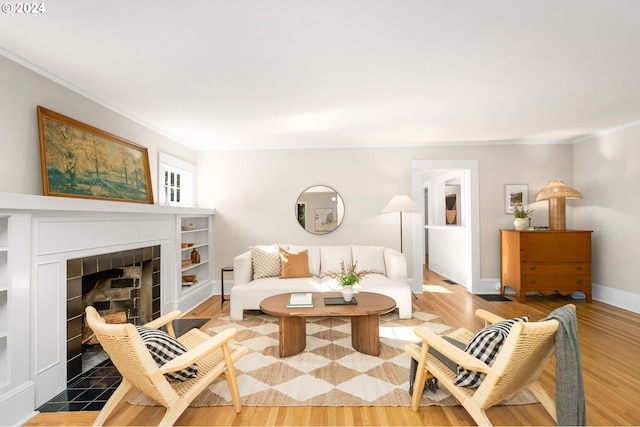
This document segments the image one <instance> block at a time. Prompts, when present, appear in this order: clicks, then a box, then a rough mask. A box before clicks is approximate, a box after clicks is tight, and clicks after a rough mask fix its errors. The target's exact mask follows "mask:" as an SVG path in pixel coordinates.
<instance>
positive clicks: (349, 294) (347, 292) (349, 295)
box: [342, 286, 353, 302]
mask: <svg viewBox="0 0 640 427" xmlns="http://www.w3.org/2000/svg"><path fill="white" fill-rule="evenodd" d="M342 298H344V300H345V301H346V302H350V301H351V300H352V299H353V286H343V287H342Z"/></svg>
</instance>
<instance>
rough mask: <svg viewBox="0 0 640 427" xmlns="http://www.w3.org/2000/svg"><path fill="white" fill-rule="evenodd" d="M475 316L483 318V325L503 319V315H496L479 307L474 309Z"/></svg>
mask: <svg viewBox="0 0 640 427" xmlns="http://www.w3.org/2000/svg"><path fill="white" fill-rule="evenodd" d="M476 316H478V317H479V318H481V319H482V320H484V325H485V326H487V325H490V324H492V323H498V322H502V321H503V320H505V319H504V318H503V317H500V316H498V315H497V314H493V313H491V312H489V311H487V310H483V309H481V308H479V309H477V310H476Z"/></svg>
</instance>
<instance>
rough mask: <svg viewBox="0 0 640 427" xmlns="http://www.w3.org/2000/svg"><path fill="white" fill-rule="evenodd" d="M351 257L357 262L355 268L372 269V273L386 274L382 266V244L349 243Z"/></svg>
mask: <svg viewBox="0 0 640 427" xmlns="http://www.w3.org/2000/svg"><path fill="white" fill-rule="evenodd" d="M351 258H352V259H353V262H354V263H357V266H356V267H357V270H358V271H361V270H373V272H374V273H380V274H387V271H386V269H385V267H384V246H357V245H351Z"/></svg>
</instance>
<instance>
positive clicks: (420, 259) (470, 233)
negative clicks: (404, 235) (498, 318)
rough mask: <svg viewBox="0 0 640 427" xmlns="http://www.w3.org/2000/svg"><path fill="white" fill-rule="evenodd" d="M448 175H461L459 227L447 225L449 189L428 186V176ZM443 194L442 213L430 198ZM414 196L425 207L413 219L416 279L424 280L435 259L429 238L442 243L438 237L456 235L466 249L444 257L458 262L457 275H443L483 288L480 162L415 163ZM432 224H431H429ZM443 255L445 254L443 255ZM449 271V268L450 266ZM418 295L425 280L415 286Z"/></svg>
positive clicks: (470, 287)
mask: <svg viewBox="0 0 640 427" xmlns="http://www.w3.org/2000/svg"><path fill="white" fill-rule="evenodd" d="M444 171H446V172H447V173H448V174H453V175H458V176H460V182H459V184H460V193H459V194H458V195H457V217H458V218H457V224H456V225H455V227H452V226H451V225H449V226H447V225H446V202H445V199H446V194H445V193H446V190H445V188H444V186H443V187H442V189H441V191H440V189H438V188H433V187H431V188H430V186H431V184H429V183H427V184H425V180H424V176H425V175H429V174H434V175H437V174H441V173H443V172H444ZM440 193H442V194H441V195H442V209H440V211H441V212H440V213H438V212H436V211H438V209H434V203H429V197H432V198H438V197H439V195H440ZM412 196H413V198H414V200H415V201H416V203H417V204H418V205H419V206H423V207H424V215H414V217H413V221H414V222H413V224H412V225H413V230H414V231H413V233H414V238H413V268H414V272H413V274H414V276H413V277H415V278H416V279H417V278H422V276H423V266H424V263H425V262H426V260H427V255H428V256H429V263H430V264H431V262H432V260H433V259H434V258H435V253H433V252H434V250H437V249H436V248H434V247H433V245H430V244H429V239H430V238H431V239H432V240H434V241H438V240H437V239H438V235H443V234H445V233H452V234H450V236H453V237H454V238H455V239H456V241H457V242H458V243H459V245H460V247H461V248H464V249H462V250H458V251H456V253H455V260H454V259H453V258H454V256H449V255H447V254H444V255H443V257H444V259H447V258H448V259H449V261H455V266H454V267H451V268H453V269H454V272H453V273H451V272H447V271H444V272H440V271H437V270H436V272H438V273H440V274H442V273H444V274H443V275H445V276H451V275H453V276H455V277H454V279H455V281H456V282H458V283H460V284H462V285H464V286H465V287H466V289H467V291H469V292H472V293H473V292H474V290H479V287H480V237H479V236H480V233H479V183H478V161H477V160H414V161H413V162H412ZM425 224H429V225H425ZM440 255H442V254H440ZM447 268H448V267H447ZM413 290H414V292H422V281H420V283H418V280H416V281H415V283H414V284H413Z"/></svg>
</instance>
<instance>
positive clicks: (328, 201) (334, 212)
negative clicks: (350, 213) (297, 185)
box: [294, 185, 345, 235]
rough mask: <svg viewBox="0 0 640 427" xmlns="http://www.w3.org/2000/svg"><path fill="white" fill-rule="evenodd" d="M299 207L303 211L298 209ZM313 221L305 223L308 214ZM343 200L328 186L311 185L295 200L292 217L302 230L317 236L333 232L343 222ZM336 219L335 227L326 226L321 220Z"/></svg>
mask: <svg viewBox="0 0 640 427" xmlns="http://www.w3.org/2000/svg"><path fill="white" fill-rule="evenodd" d="M301 206H302V207H303V209H300V208H301ZM311 211H313V212H312V214H311V217H312V218H313V221H311V222H309V221H307V218H308V217H309V213H310V212H311ZM344 211H345V209H344V200H343V198H342V196H341V195H340V193H338V192H337V191H336V190H334V189H333V188H331V187H329V186H328V185H312V186H310V187H307V188H306V189H305V190H304V191H302V193H300V195H299V196H298V198H297V200H296V204H295V206H294V215H295V218H296V222H297V223H298V224H299V225H300V227H302V229H303V230H305V231H307V232H309V233H311V234H317V235H324V234H329V233H331V232H333V231H335V230H336V229H337V228H338V227H340V224H341V223H342V221H343V220H344ZM323 217H324V218H331V217H334V218H336V220H335V222H336V224H335V226H334V225H332V224H329V225H327V223H325V222H323V221H322V219H321V218H323Z"/></svg>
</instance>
